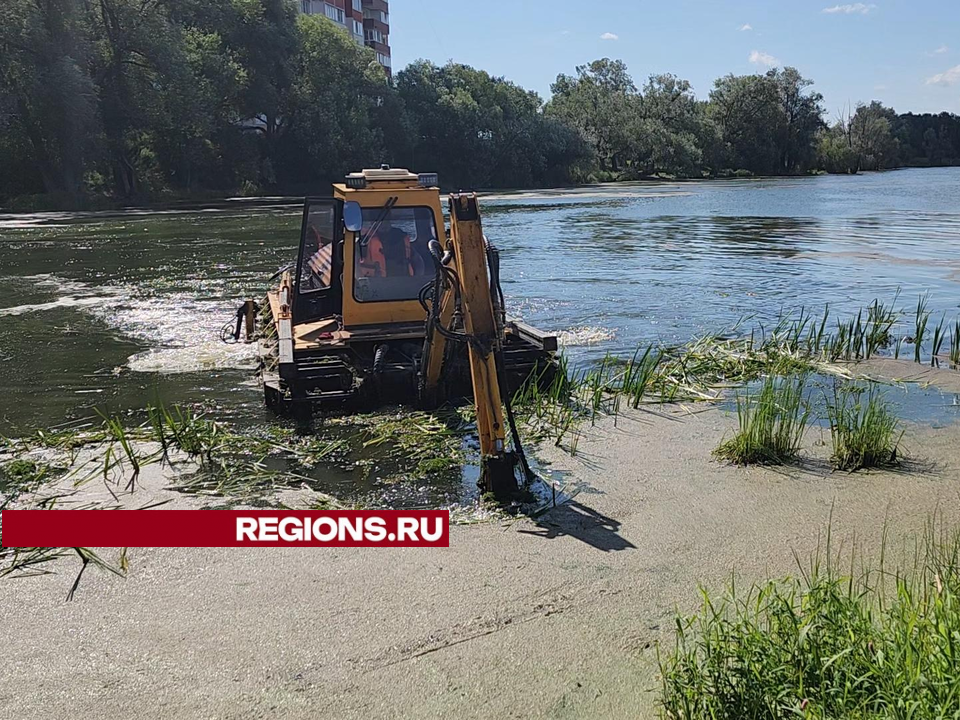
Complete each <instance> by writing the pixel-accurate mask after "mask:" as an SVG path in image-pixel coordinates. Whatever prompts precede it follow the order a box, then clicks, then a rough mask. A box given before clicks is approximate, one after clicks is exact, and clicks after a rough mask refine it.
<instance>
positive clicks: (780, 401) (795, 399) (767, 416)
mask: <svg viewBox="0 0 960 720" xmlns="http://www.w3.org/2000/svg"><path fill="white" fill-rule="evenodd" d="M803 390H804V379H803V378H802V377H797V378H776V377H768V378H766V379H764V381H763V383H762V385H761V386H760V390H759V392H758V393H757V394H756V395H743V396H738V397H737V420H738V422H739V429H738V430H737V432H736V434H735V435H734V436H733V437H732V438H731V439H729V440H727V441H725V442H723V443H721V445H720V446H719V447H718V448H717V449H716V450H714V455H716V457H718V458H720V459H721V460H726V461H727V462H730V463H734V464H737V465H784V464H786V463H789V462H792V461H793V460H795V459H796V458H797V456H798V455H799V453H800V446H801V442H802V440H803V433H804V431H805V430H806V428H807V424H808V421H809V417H810V408H809V406H808V404H807V402H806V401H805V399H804V393H803Z"/></svg>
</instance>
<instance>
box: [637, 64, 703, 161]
mask: <svg viewBox="0 0 960 720" xmlns="http://www.w3.org/2000/svg"><path fill="white" fill-rule="evenodd" d="M639 107H640V114H639V118H638V120H637V124H636V126H635V132H636V135H637V140H636V143H635V144H636V146H637V148H638V152H637V158H636V165H637V168H638V170H639V171H640V172H641V173H643V174H647V175H649V174H653V173H668V174H673V175H681V176H686V177H689V176H692V175H695V174H698V173H699V172H700V169H701V167H702V163H703V151H702V149H701V146H700V141H701V138H702V137H703V135H704V128H703V124H704V114H703V107H702V106H701V104H700V103H698V102H697V100H696V98H695V97H694V95H693V91H692V89H691V87H690V83H689V82H688V81H686V80H681V79H679V78H677V77H676V76H674V75H669V74H667V75H653V76H651V77H650V79H649V80H648V81H647V83H646V84H645V85H644V87H643V97H642V99H641V101H640V105H639Z"/></svg>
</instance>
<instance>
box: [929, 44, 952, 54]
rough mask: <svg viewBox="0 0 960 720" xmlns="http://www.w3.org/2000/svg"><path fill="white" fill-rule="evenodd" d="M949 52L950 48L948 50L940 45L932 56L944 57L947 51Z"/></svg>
mask: <svg viewBox="0 0 960 720" xmlns="http://www.w3.org/2000/svg"><path fill="white" fill-rule="evenodd" d="M949 50H950V48H948V47H947V46H946V45H941V46H940V47H938V48H937V49H936V50H934V51H933V54H934V55H944V54H946V53H947V51H949Z"/></svg>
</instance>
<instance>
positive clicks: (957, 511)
mask: <svg viewBox="0 0 960 720" xmlns="http://www.w3.org/2000/svg"><path fill="white" fill-rule="evenodd" d="M734 422H735V421H734V419H733V418H731V417H729V416H728V415H726V414H724V413H723V412H721V411H719V410H709V411H706V412H702V413H699V414H696V415H690V416H687V417H684V418H682V419H677V418H665V417H660V416H657V415H654V414H643V413H638V414H635V415H633V416H631V417H628V418H625V417H621V418H620V420H619V421H618V423H617V426H616V427H614V424H613V422H612V420H609V419H606V420H604V421H603V422H602V423H600V424H598V426H597V427H595V428H589V429H588V430H587V433H586V435H585V437H584V438H583V439H582V440H581V441H580V444H579V453H578V456H577V457H574V458H571V457H569V456H565V455H563V454H562V453H560V452H559V451H556V450H553V449H546V450H545V451H544V454H545V455H546V456H547V458H548V459H549V460H550V461H552V462H553V465H554V468H555V469H558V470H563V471H566V472H567V473H569V474H570V475H572V476H574V477H576V478H578V479H579V480H581V481H582V482H583V483H584V485H585V489H584V491H583V492H582V493H581V494H580V495H579V496H578V497H577V498H576V500H575V501H574V502H573V503H572V504H570V505H569V506H565V507H562V508H559V509H557V510H554V511H551V512H550V513H549V514H547V515H546V516H544V517H542V518H541V519H540V520H539V521H537V522H534V521H530V520H522V521H517V522H515V523H513V524H511V525H500V524H480V525H471V526H458V527H454V528H453V529H452V533H451V542H450V548H449V549H443V550H401V549H397V550H382V549H362V550H316V549H273V548H262V549H255V550H251V549H231V550H200V549H171V550H163V549H138V550H133V551H131V571H130V576H129V577H128V578H127V579H125V580H122V579H119V578H116V577H112V576H109V575H108V574H106V573H95V572H91V573H89V574H88V576H87V577H85V579H84V581H83V583H82V585H81V587H80V591H79V593H78V596H77V599H76V600H75V601H74V602H73V603H69V604H67V603H65V602H64V596H65V594H66V591H67V589H68V588H69V585H70V584H71V582H72V580H73V573H74V571H75V566H74V565H73V564H72V563H64V564H62V565H60V566H59V569H60V570H61V572H60V573H59V574H57V575H55V576H52V577H50V576H48V577H39V578H29V579H17V580H6V581H4V582H0V606H2V608H3V612H2V613H0V633H2V637H3V639H4V648H5V652H4V661H3V671H2V672H0V717H16V718H21V719H24V720H26V719H27V718H38V719H39V718H43V719H47V718H59V717H76V718H87V717H91V718H92V717H96V718H118V719H119V718H124V719H126V718H130V717H139V718H161V717H162V718H195V717H209V718H261V717H270V718H272V717H284V718H287V717H291V718H301V717H302V718H313V717H318V716H321V715H325V716H328V717H336V718H340V717H358V718H359V717H362V718H372V717H418V718H424V717H441V716H443V717H516V718H527V717H558V718H560V717H591V718H597V717H626V716H641V717H652V716H656V712H657V708H656V694H657V693H656V690H657V683H658V680H657V678H656V650H655V644H656V642H657V641H660V642H664V643H665V644H666V646H667V647H669V645H670V644H671V643H672V618H673V613H674V610H675V608H677V607H679V608H681V609H682V610H691V609H693V608H695V607H696V604H697V601H698V593H697V587H698V584H704V585H706V586H707V587H711V588H715V589H716V588H719V587H720V586H722V585H723V583H724V582H725V581H726V580H728V579H729V578H730V576H731V574H732V573H734V572H736V574H737V576H738V577H739V578H740V579H741V580H745V581H750V580H759V579H765V578H767V577H769V576H779V575H783V574H786V573H790V572H792V571H793V570H794V568H795V565H794V556H793V553H794V551H797V552H799V553H800V554H801V555H806V554H807V553H809V552H811V551H813V550H814V549H815V548H816V546H817V542H818V533H819V532H822V531H823V529H824V528H825V527H826V524H827V522H828V519H829V518H830V516H831V513H832V516H833V532H834V537H835V542H838V543H839V542H840V541H843V542H845V543H846V544H847V546H850V545H851V544H852V543H853V542H854V541H857V542H859V541H863V542H864V543H866V544H872V545H873V546H874V547H875V546H876V541H877V539H878V538H879V537H880V534H881V532H882V530H883V527H884V524H885V523H887V524H888V527H889V529H890V531H891V533H892V534H893V535H894V536H896V535H901V534H907V535H909V534H910V533H912V532H914V531H916V530H917V529H920V528H922V526H923V524H924V523H925V522H926V521H927V520H928V518H929V517H930V515H931V513H933V512H934V511H936V510H938V509H939V510H940V511H942V512H943V514H944V516H945V517H946V518H947V519H948V520H955V519H956V518H957V516H958V515H960V502H958V492H960V483H958V480H960V454H958V453H957V452H956V448H957V445H958V442H960V427H958V426H953V427H949V428H945V429H937V430H930V429H919V428H912V429H911V430H910V431H908V433H907V436H906V438H905V440H904V445H905V448H906V450H907V452H908V453H909V455H910V456H911V458H912V460H911V461H910V463H909V464H908V465H907V466H906V468H905V469H904V470H902V471H899V472H882V473H880V472H871V473H858V474H854V475H849V474H845V473H831V472H830V469H829V464H828V463H827V460H826V456H827V454H828V449H827V448H826V447H824V446H823V445H816V443H817V442H819V440H820V432H819V430H813V431H811V433H810V435H809V437H808V442H807V447H808V448H809V450H808V452H807V455H806V460H805V463H804V465H803V467H801V468H795V469H790V470H772V469H756V468H751V469H740V468H734V467H728V466H724V465H721V464H718V463H716V462H715V461H713V460H712V459H711V457H710V451H711V450H712V449H713V448H714V447H715V446H716V444H717V443H718V442H719V441H720V439H721V438H722V437H723V436H724V434H725V433H729V432H730V431H731V429H732V427H733V426H734ZM158 512H161V511H158ZM854 539H855V540H854Z"/></svg>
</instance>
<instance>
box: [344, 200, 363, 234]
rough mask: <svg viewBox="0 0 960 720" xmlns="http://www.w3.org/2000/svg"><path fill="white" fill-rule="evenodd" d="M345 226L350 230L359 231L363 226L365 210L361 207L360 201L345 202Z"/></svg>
mask: <svg viewBox="0 0 960 720" xmlns="http://www.w3.org/2000/svg"><path fill="white" fill-rule="evenodd" d="M343 226H344V227H345V228H346V229H347V230H349V231H350V232H359V231H360V228H362V227H363V210H361V209H360V203H357V202H346V203H344V204H343Z"/></svg>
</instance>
